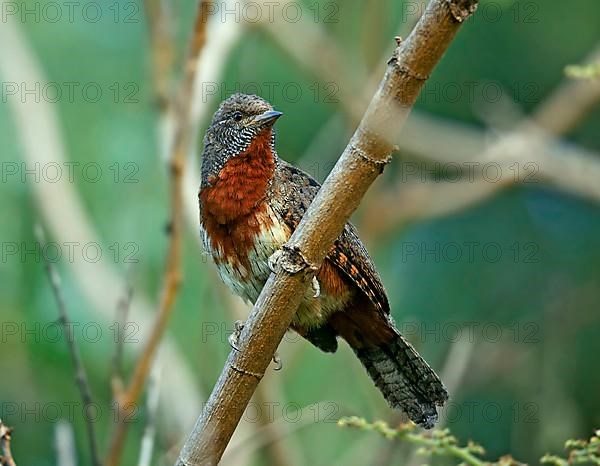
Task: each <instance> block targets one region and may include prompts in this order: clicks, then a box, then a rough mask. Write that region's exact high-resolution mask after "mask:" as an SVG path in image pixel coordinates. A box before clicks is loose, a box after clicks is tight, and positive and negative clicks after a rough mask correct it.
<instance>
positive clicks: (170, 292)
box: [106, 0, 210, 466]
mask: <svg viewBox="0 0 600 466" xmlns="http://www.w3.org/2000/svg"><path fill="white" fill-rule="evenodd" d="M209 5H210V2H209V1H206V0H201V1H200V3H199V6H198V13H197V15H196V22H195V25H194V30H193V33H192V34H193V35H192V39H191V41H190V47H189V51H188V58H187V62H186V69H185V74H184V79H183V83H182V85H181V88H180V91H179V93H178V95H177V104H176V126H177V127H176V133H175V141H174V143H173V148H172V151H171V155H170V158H169V169H170V174H171V219H170V223H169V233H170V236H169V246H168V251H167V259H166V266H165V272H164V275H163V285H162V293H161V298H160V304H159V307H158V312H157V316H156V321H155V323H154V325H153V327H152V331H151V333H150V337H149V339H148V341H147V342H146V345H145V347H144V350H143V351H142V354H141V355H140V358H139V359H138V361H137V364H136V366H135V369H134V372H133V376H132V378H131V382H130V384H129V386H128V388H127V389H126V391H125V393H124V394H123V397H122V399H121V400H119V403H118V405H119V414H120V415H119V416H118V419H117V424H116V426H115V430H114V432H113V436H112V439H111V445H110V448H109V452H108V456H107V461H106V465H107V466H116V465H117V464H118V462H119V458H120V457H121V452H122V450H123V446H124V444H125V437H126V434H127V426H128V423H126V422H125V419H126V416H125V413H124V412H120V411H121V410H123V409H127V407H130V406H132V405H133V404H135V403H136V402H137V400H138V399H139V397H140V394H141V392H142V389H143V387H144V385H145V383H146V379H147V378H148V374H149V372H150V368H151V366H152V363H153V361H154V357H155V355H156V351H157V349H158V345H159V344H160V341H161V339H162V337H163V334H164V332H165V330H166V327H167V323H168V322H169V318H170V317H171V311H172V310H173V303H174V302H175V297H176V295H177V291H178V290H179V285H180V283H181V247H182V238H181V236H182V228H183V173H184V167H185V159H186V153H187V146H188V144H189V141H190V139H191V138H190V131H189V129H190V126H189V117H190V108H191V100H192V99H191V96H192V95H193V91H194V78H195V75H196V63H197V61H198V55H199V53H200V50H201V49H202V46H203V45H204V42H205V39H206V24H207V20H208V13H209Z"/></svg>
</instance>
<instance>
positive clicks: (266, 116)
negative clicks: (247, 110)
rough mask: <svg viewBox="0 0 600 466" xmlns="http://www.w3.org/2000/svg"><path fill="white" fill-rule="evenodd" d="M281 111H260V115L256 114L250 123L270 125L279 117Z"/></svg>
mask: <svg viewBox="0 0 600 466" xmlns="http://www.w3.org/2000/svg"><path fill="white" fill-rule="evenodd" d="M281 115H283V113H281V112H277V111H275V110H269V111H268V112H265V113H261V114H260V115H256V116H255V117H254V118H253V119H252V122H251V124H253V125H256V126H272V125H273V124H274V123H275V121H277V118H279V117H280V116H281Z"/></svg>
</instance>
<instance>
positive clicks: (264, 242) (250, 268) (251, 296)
mask: <svg viewBox="0 0 600 466" xmlns="http://www.w3.org/2000/svg"><path fill="white" fill-rule="evenodd" d="M201 233H202V239H203V243H204V248H205V250H206V251H207V252H208V253H209V254H210V255H211V256H212V259H213V260H214V262H215V264H216V266H217V269H218V271H219V275H220V276H221V279H222V280H223V281H224V282H225V283H226V284H227V285H228V286H229V288H231V289H232V290H233V291H234V292H235V293H236V294H238V295H239V296H241V297H242V298H244V299H246V300H247V301H250V302H254V301H256V299H257V298H258V295H259V294H260V290H261V289H262V287H263V285H264V283H265V282H266V280H267V278H268V277H269V274H270V269H269V265H268V260H269V257H270V256H271V255H272V254H273V253H274V252H275V251H277V250H278V249H280V248H281V247H282V246H283V245H284V244H285V243H286V242H287V240H288V239H289V238H290V235H291V230H290V228H289V227H288V226H287V225H286V224H285V223H284V222H283V221H282V219H281V218H280V217H279V216H278V215H277V214H276V213H275V212H274V211H273V210H272V208H271V207H270V206H269V205H268V203H266V202H265V203H263V204H261V205H260V206H259V208H258V209H255V210H254V211H253V213H252V214H250V215H248V216H247V217H246V218H244V219H243V221H242V220H239V221H237V222H233V223H230V224H228V225H226V226H225V225H215V224H214V223H211V222H210V221H209V222H202V223H201Z"/></svg>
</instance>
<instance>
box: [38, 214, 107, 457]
mask: <svg viewBox="0 0 600 466" xmlns="http://www.w3.org/2000/svg"><path fill="white" fill-rule="evenodd" d="M35 234H36V237H37V240H38V241H39V243H40V247H41V248H42V251H44V250H45V248H44V245H45V243H46V240H45V237H44V231H43V230H42V227H41V226H39V225H38V226H37V227H36V231H35ZM42 255H43V256H44V261H45V263H46V273H47V275H48V279H49V280H50V285H51V286H52V292H53V293H54V298H55V299H56V304H57V306H58V314H59V318H58V321H59V322H60V324H61V325H62V326H63V328H64V331H65V335H66V336H67V344H68V347H69V354H70V355H71V360H72V362H73V368H74V369H75V382H76V383H77V387H78V388H79V393H80V395H81V401H82V402H83V412H84V417H85V425H86V429H87V435H88V442H89V444H90V456H91V463H92V464H93V465H94V466H100V465H101V463H100V455H99V452H98V441H97V439H96V428H95V426H94V421H93V418H92V415H91V414H90V409H91V408H92V407H93V404H94V400H93V398H92V390H91V388H90V382H89V380H88V378H87V373H86V371H85V367H84V365H83V360H82V359H81V354H80V353H79V348H78V347H77V345H76V344H75V336H74V335H73V332H72V330H71V329H70V326H69V317H68V314H67V304H66V302H65V298H64V296H63V293H62V289H61V287H60V277H59V275H58V272H57V271H56V269H55V268H54V265H53V264H52V262H50V261H48V259H47V257H46V255H45V254H42Z"/></svg>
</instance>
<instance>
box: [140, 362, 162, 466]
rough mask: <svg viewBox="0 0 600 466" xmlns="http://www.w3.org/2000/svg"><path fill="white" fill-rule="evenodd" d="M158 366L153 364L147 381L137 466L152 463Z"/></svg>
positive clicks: (158, 385) (158, 382)
mask: <svg viewBox="0 0 600 466" xmlns="http://www.w3.org/2000/svg"><path fill="white" fill-rule="evenodd" d="M160 374H161V370H160V366H159V365H158V364H154V366H153V368H152V372H150V378H149V379H148V395H147V399H146V406H147V410H148V419H147V421H146V428H145V429H144V436H143V437H142V446H141V448H140V459H139V461H138V466H150V464H151V462H152V451H153V450H154V439H155V437H156V414H157V412H158V400H159V394H160Z"/></svg>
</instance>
